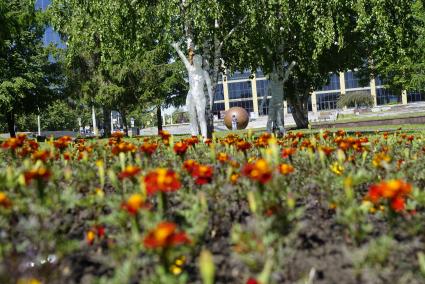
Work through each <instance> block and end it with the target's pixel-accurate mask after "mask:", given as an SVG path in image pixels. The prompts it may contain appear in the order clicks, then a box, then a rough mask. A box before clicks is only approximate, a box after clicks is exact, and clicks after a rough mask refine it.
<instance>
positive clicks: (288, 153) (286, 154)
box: [282, 148, 297, 159]
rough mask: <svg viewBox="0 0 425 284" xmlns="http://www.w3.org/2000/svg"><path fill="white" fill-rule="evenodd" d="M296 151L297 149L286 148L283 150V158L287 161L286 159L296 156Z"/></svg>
mask: <svg viewBox="0 0 425 284" xmlns="http://www.w3.org/2000/svg"><path fill="white" fill-rule="evenodd" d="M296 151H297V149H295V148H284V149H283V150H282V158H284V159H286V158H288V157H290V156H292V155H294V154H295V152H296Z"/></svg>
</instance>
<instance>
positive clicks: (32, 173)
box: [24, 167, 51, 184]
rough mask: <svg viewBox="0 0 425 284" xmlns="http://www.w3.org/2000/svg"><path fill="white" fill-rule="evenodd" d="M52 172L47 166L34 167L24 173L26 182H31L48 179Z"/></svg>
mask: <svg viewBox="0 0 425 284" xmlns="http://www.w3.org/2000/svg"><path fill="white" fill-rule="evenodd" d="M50 175H51V173H50V171H49V170H48V169H46V168H43V167H41V168H37V169H32V170H29V171H27V172H25V173H24V178H25V183H26V184H30V183H31V181H32V180H38V181H47V180H48V179H49V177H50Z"/></svg>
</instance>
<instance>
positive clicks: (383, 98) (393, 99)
mask: <svg viewBox="0 0 425 284" xmlns="http://www.w3.org/2000/svg"><path fill="white" fill-rule="evenodd" d="M376 101H377V103H378V105H387V104H397V103H400V102H401V96H399V95H395V94H394V93H393V91H391V90H387V89H383V88H379V89H376Z"/></svg>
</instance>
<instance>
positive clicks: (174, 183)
mask: <svg viewBox="0 0 425 284" xmlns="http://www.w3.org/2000/svg"><path fill="white" fill-rule="evenodd" d="M144 180H145V185H146V191H147V193H148V194H149V195H152V194H155V193H156V192H157V191H161V192H172V191H177V190H179V189H180V187H181V183H180V177H179V175H178V174H177V173H176V172H174V171H173V170H170V169H165V168H158V169H156V170H154V171H151V172H149V173H148V174H147V175H146V176H145V179H144Z"/></svg>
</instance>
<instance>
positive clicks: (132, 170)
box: [118, 166, 142, 180]
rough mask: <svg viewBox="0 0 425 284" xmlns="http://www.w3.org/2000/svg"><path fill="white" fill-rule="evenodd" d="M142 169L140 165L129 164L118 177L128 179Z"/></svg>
mask: <svg viewBox="0 0 425 284" xmlns="http://www.w3.org/2000/svg"><path fill="white" fill-rule="evenodd" d="M141 170H142V169H141V168H139V167H138V166H127V167H126V168H125V169H124V170H123V171H122V172H120V173H119V174H118V178H119V179H120V180H123V179H126V178H132V177H135V176H137V175H138V174H139V173H140V171H141Z"/></svg>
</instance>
